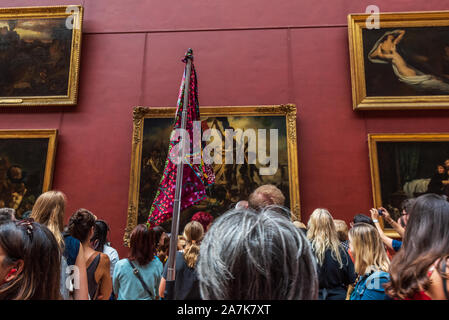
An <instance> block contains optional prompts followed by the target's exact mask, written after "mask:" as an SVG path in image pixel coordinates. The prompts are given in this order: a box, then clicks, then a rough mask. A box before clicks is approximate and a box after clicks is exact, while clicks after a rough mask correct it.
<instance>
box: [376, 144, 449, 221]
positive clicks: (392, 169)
mask: <svg viewBox="0 0 449 320" xmlns="http://www.w3.org/2000/svg"><path fill="white" fill-rule="evenodd" d="M377 157H378V166H379V180H380V186H381V198H382V206H383V207H385V208H386V209H387V210H388V211H389V212H390V214H391V216H392V218H393V219H394V220H397V219H398V218H399V217H400V214H401V212H402V210H401V203H402V201H404V200H405V199H408V198H415V197H418V196H420V195H423V194H425V193H436V194H445V195H447V196H449V142H441V141H435V142H433V141H432V142H420V141H411V142H383V141H382V142H380V141H378V142H377ZM387 227H390V226H387Z"/></svg>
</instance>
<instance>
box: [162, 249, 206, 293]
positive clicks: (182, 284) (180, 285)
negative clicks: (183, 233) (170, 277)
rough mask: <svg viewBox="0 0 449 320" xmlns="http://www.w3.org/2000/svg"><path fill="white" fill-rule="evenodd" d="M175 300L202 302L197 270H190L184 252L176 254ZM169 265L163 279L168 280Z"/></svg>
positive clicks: (166, 265)
mask: <svg viewBox="0 0 449 320" xmlns="http://www.w3.org/2000/svg"><path fill="white" fill-rule="evenodd" d="M175 269H176V274H175V294H174V299H175V300H201V295H200V283H199V280H198V275H197V273H196V270H195V269H193V268H189V266H188V265H187V263H186V261H185V260H184V256H183V253H182V252H179V251H178V252H176V266H175ZM167 270H168V264H167V263H166V264H165V266H164V271H163V272H162V277H163V278H164V279H165V280H167Z"/></svg>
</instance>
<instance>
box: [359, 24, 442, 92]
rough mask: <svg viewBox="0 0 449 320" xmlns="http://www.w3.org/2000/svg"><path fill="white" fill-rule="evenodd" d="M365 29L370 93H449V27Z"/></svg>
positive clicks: (366, 75)
mask: <svg viewBox="0 0 449 320" xmlns="http://www.w3.org/2000/svg"><path fill="white" fill-rule="evenodd" d="M362 32H363V34H362V37H363V52H364V53H363V55H364V68H365V83H366V95H367V97H379V96H398V97H401V96H435V95H449V27H407V28H380V29H372V30H369V29H366V28H365V29H363V31H362Z"/></svg>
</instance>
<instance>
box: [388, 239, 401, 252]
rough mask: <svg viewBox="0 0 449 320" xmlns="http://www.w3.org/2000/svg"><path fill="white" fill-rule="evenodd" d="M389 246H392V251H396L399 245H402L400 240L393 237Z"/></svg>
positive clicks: (399, 247)
mask: <svg viewBox="0 0 449 320" xmlns="http://www.w3.org/2000/svg"><path fill="white" fill-rule="evenodd" d="M391 246H392V247H393V250H394V251H396V252H398V251H399V249H401V247H402V241H399V240H395V239H393V242H392V243H391Z"/></svg>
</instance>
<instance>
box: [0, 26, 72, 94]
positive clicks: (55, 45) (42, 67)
mask: <svg viewBox="0 0 449 320" xmlns="http://www.w3.org/2000/svg"><path fill="white" fill-rule="evenodd" d="M66 20H67V18H46V19H37V18H34V19H26V18H24V19H16V20H0V97H7V98H11V97H32V96H65V95H67V94H68V90H69V87H68V86H69V76H70V61H71V45H72V32H73V30H70V29H68V28H67V27H66Z"/></svg>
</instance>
